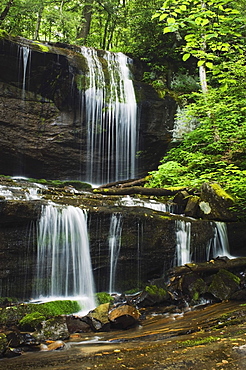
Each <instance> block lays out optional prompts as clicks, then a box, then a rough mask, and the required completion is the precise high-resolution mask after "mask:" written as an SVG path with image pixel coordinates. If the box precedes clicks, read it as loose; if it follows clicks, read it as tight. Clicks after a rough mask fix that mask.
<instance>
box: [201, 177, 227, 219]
mask: <svg viewBox="0 0 246 370" xmlns="http://www.w3.org/2000/svg"><path fill="white" fill-rule="evenodd" d="M200 198H201V202H200V205H199V206H200V217H202V218H204V219H208V220H218V221H233V220H234V217H233V215H232V213H231V211H230V207H232V206H233V205H234V199H233V198H232V197H231V196H230V194H228V193H227V192H226V191H225V190H223V189H222V188H221V186H220V185H219V184H216V183H213V184H208V183H204V184H203V185H202V187H201V197H200Z"/></svg>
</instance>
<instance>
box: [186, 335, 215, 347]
mask: <svg viewBox="0 0 246 370" xmlns="http://www.w3.org/2000/svg"><path fill="white" fill-rule="evenodd" d="M220 339H221V338H220V337H212V336H210V337H207V338H198V339H191V340H185V341H183V342H181V343H180V344H179V345H180V346H181V347H194V346H200V345H202V344H207V343H212V342H216V341H218V340H220Z"/></svg>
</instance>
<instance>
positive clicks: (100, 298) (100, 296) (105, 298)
mask: <svg viewBox="0 0 246 370" xmlns="http://www.w3.org/2000/svg"><path fill="white" fill-rule="evenodd" d="M96 301H97V303H98V305H100V304H104V303H113V301H114V298H113V297H112V296H111V295H110V294H109V293H106V292H99V293H96Z"/></svg>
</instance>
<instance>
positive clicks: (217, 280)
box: [208, 269, 240, 301]
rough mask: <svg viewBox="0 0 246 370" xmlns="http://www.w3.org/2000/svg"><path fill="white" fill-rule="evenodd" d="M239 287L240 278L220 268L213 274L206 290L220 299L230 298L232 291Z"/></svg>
mask: <svg viewBox="0 0 246 370" xmlns="http://www.w3.org/2000/svg"><path fill="white" fill-rule="evenodd" d="M239 289H240V278H239V277H238V276H236V275H235V274H233V273H231V272H230V271H227V270H225V269H221V270H220V271H219V272H218V273H217V274H215V275H214V276H213V279H212V282H211V284H210V286H209V288H208V292H209V293H211V294H212V295H213V296H214V297H215V298H218V299H220V300H221V301H223V300H226V299H231V298H232V296H233V293H235V292H236V291H238V290H239Z"/></svg>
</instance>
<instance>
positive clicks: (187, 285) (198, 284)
mask: <svg viewBox="0 0 246 370" xmlns="http://www.w3.org/2000/svg"><path fill="white" fill-rule="evenodd" d="M206 290H207V284H206V283H205V281H204V280H203V279H202V278H200V277H198V276H197V274H194V273H191V274H187V275H185V276H184V277H183V279H182V291H183V293H184V294H188V295H189V297H190V299H191V301H193V302H194V303H195V302H196V301H198V300H199V298H200V297H201V295H202V294H204V293H205V292H206Z"/></svg>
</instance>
